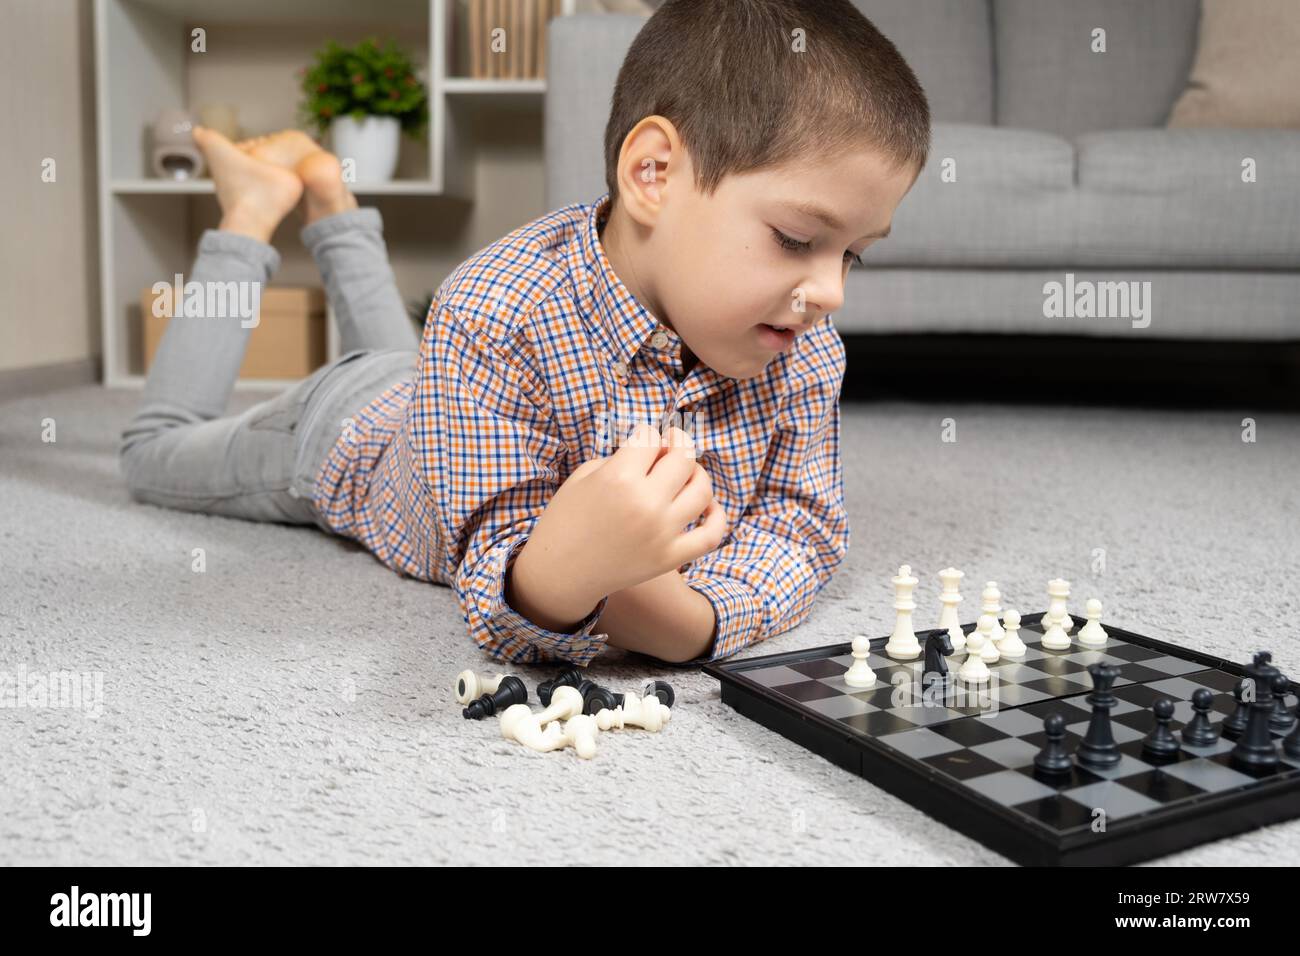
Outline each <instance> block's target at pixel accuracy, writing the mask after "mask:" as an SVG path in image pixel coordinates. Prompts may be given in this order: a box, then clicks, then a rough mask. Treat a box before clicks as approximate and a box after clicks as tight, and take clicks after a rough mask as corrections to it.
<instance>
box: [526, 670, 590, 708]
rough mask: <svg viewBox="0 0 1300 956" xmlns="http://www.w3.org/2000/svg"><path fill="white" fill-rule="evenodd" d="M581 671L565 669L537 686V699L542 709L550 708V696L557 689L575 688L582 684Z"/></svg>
mask: <svg viewBox="0 0 1300 956" xmlns="http://www.w3.org/2000/svg"><path fill="white" fill-rule="evenodd" d="M582 680H583V677H582V671H580V670H578V669H577V668H576V667H569V668H566V669H564V670H562V671H560V673H558V674H556V675H555V676H554V677H552V678H551V679H550V680H544V681H542V682H541V683H540V684H538V685H537V699H538V700H540V701H541V702H542V706H543V707H550V706H551V694H552V693H553V692H554V691H555V688H557V687H577V686H578V685H579V684H581V683H582Z"/></svg>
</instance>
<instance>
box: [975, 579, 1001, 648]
mask: <svg viewBox="0 0 1300 956" xmlns="http://www.w3.org/2000/svg"><path fill="white" fill-rule="evenodd" d="M980 613H981V614H992V615H993V641H994V642H996V641H1000V640H1002V625H1001V624H999V623H998V615H999V614H1001V613H1002V592H1001V591H999V590H998V583H997V582H996V581H986V582H985V583H984V591H983V593H981V594H980ZM984 659H985V660H986V661H987V660H988V658H987V657H986V658H984Z"/></svg>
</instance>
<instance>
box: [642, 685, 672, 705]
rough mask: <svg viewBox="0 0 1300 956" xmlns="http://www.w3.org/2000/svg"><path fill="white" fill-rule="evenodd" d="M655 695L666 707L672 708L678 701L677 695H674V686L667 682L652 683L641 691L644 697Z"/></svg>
mask: <svg viewBox="0 0 1300 956" xmlns="http://www.w3.org/2000/svg"><path fill="white" fill-rule="evenodd" d="M651 695H654V696H655V697H658V698H659V703H661V704H663V705H664V706H665V707H671V706H672V705H673V702H674V701H675V700H677V695H676V694H675V693H673V685H672V684H670V683H668V681H666V680H656V681H651V682H650V683H648V684H646V685H645V687H643V688H642V689H641V696H642V697H649V696H651Z"/></svg>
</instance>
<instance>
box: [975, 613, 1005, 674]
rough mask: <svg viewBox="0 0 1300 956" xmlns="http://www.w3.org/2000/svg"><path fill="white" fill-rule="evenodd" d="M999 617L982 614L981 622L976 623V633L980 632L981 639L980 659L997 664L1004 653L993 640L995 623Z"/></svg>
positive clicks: (986, 662)
mask: <svg viewBox="0 0 1300 956" xmlns="http://www.w3.org/2000/svg"><path fill="white" fill-rule="evenodd" d="M996 620H997V619H996V618H995V617H994V616H993V615H992V614H981V615H980V619H979V623H978V624H976V625H975V631H974V633H976V634H978V635H979V636H980V638H981V640H980V659H981V660H982V661H984V663H985V664H995V663H997V661H998V658H1000V657H1001V656H1002V654H1001V653H1000V652H999V651H998V646H997V644H996V643H994V640H993V624H994V622H995V621H996Z"/></svg>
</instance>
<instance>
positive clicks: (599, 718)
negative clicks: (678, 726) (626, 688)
mask: <svg viewBox="0 0 1300 956" xmlns="http://www.w3.org/2000/svg"><path fill="white" fill-rule="evenodd" d="M671 716H672V713H671V711H670V710H669V709H668V707H667V705H666V704H664V702H663V701H661V700H660V699H659V698H658V697H655V696H653V695H650V696H647V697H635V696H626V697H624V698H623V706H622V707H615V708H614V709H613V710H610V709H609V708H606V709H604V710H602V711H600V712H598V713H597V714H596V726H598V727H599V728H600V729H601V730H610V729H611V728H622V727H640V728H641V729H642V730H648V731H650V732H651V733H657V732H658V731H659V730H660V729H662V728H663V725H664V724H666V723H668V720H669V718H670V717H671Z"/></svg>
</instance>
